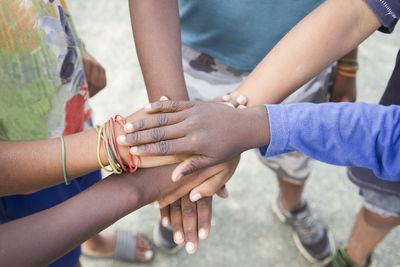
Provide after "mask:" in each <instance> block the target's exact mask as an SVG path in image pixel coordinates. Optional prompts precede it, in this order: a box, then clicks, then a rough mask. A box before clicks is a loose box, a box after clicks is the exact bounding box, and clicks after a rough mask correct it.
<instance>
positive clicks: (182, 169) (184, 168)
mask: <svg viewBox="0 0 400 267" xmlns="http://www.w3.org/2000/svg"><path fill="white" fill-rule="evenodd" d="M208 166H211V162H210V159H209V158H207V157H204V156H197V155H196V156H191V157H189V158H187V159H186V160H184V161H183V162H182V163H181V164H179V165H178V166H176V168H175V170H174V171H173V172H172V177H171V178H172V181H173V182H177V181H179V180H180V179H181V178H182V177H183V176H185V175H189V174H192V173H194V172H196V171H198V170H200V169H202V168H205V167H208Z"/></svg>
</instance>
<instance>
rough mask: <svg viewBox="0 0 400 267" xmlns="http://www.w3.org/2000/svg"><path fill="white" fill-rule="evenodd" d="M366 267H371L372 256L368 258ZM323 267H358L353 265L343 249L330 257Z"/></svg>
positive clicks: (372, 264)
mask: <svg viewBox="0 0 400 267" xmlns="http://www.w3.org/2000/svg"><path fill="white" fill-rule="evenodd" d="M364 266H366V267H373V266H374V263H373V261H372V254H370V255H369V256H368V259H367V263H366V264H365V265H364ZM325 267H359V266H357V265H356V264H354V263H353V262H352V261H351V260H350V258H349V256H348V255H347V252H346V249H345V248H339V249H338V250H337V251H336V252H335V254H334V255H333V256H332V258H331V260H330V261H329V262H328V263H327V264H326V265H325Z"/></svg>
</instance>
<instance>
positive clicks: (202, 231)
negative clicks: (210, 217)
mask: <svg viewBox="0 0 400 267" xmlns="http://www.w3.org/2000/svg"><path fill="white" fill-rule="evenodd" d="M199 238H200V239H201V240H204V239H206V238H207V231H206V229H204V228H200V230H199Z"/></svg>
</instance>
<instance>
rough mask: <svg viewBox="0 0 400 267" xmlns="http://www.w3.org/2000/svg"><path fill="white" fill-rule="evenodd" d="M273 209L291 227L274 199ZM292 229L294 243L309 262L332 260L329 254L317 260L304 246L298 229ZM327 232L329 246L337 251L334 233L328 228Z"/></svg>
mask: <svg viewBox="0 0 400 267" xmlns="http://www.w3.org/2000/svg"><path fill="white" fill-rule="evenodd" d="M272 211H273V212H274V213H275V215H276V217H278V219H279V220H280V221H281V222H282V223H284V224H286V225H287V226H289V227H290V225H288V224H287V218H286V216H285V215H284V214H282V212H281V210H280V209H279V208H278V205H277V203H276V200H274V201H273V202H272ZM290 230H291V231H292V236H293V240H294V244H295V245H296V247H297V249H298V250H299V251H300V253H301V255H303V257H304V258H306V259H307V260H308V261H309V262H311V263H314V264H326V263H328V261H329V260H330V257H329V256H328V257H326V258H325V259H323V260H316V259H315V258H313V256H312V255H311V254H310V253H308V251H307V250H306V249H305V248H304V246H303V244H301V241H300V238H299V236H298V234H297V233H296V231H294V230H293V228H292V227H290ZM326 234H327V235H328V242H329V246H330V247H331V250H332V251H335V250H336V246H335V242H334V239H333V235H332V233H331V232H330V231H329V230H327V233H326Z"/></svg>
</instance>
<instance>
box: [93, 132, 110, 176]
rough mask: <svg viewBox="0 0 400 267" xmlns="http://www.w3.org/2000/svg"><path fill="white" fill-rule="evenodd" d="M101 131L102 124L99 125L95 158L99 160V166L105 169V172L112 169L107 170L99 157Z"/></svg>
mask: <svg viewBox="0 0 400 267" xmlns="http://www.w3.org/2000/svg"><path fill="white" fill-rule="evenodd" d="M102 131H103V126H101V127H100V130H99V132H98V137H97V160H98V161H99V164H100V167H101V168H102V169H103V170H105V171H106V172H113V170H109V169H107V168H106V167H104V165H103V163H102V162H101V159H100V148H101V132H102Z"/></svg>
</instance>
